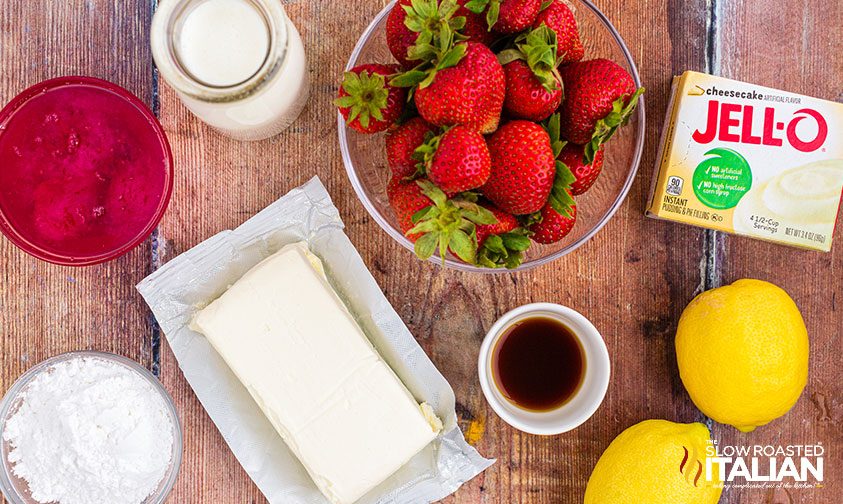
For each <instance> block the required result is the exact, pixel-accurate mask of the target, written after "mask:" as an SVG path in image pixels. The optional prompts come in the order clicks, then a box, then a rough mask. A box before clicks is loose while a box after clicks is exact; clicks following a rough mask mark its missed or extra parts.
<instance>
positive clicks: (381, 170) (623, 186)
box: [338, 0, 645, 273]
mask: <svg viewBox="0 0 843 504" xmlns="http://www.w3.org/2000/svg"><path fill="white" fill-rule="evenodd" d="M568 3H569V5H570V6H571V7H572V9H574V14H575V15H576V17H577V22H578V24H579V29H580V36H581V38H582V39H583V43H584V45H585V49H586V53H585V58H586V59H592V58H598V57H600V58H608V59H611V60H613V61H615V62H616V63H618V64H619V65H621V66H622V67H623V68H625V69H626V70H627V71H628V72H629V73H630V74H631V75H632V77H633V79H634V80H635V84H636V86H639V87H640V86H641V79H640V76H639V75H638V70H637V68H636V67H635V63H634V62H633V61H632V56H631V55H630V53H629V50H628V49H627V47H626V45H625V44H624V42H623V40H622V39H621V37H620V35H619V34H618V32H617V30H615V28H614V27H613V26H612V24H611V23H610V22H609V20H608V19H607V18H606V16H604V15H603V13H602V12H600V11H599V10H598V9H597V7H595V6H594V5H593V4H592V3H591V2H589V1H588V0H570V1H569V2H568ZM394 4H395V2H394V1H393V2H392V3H390V4H389V5H387V6H386V8H384V9H383V10H382V11H381V12H380V13H379V14H378V15H377V16H376V17H375V19H374V21H372V23H371V24H370V25H369V27H368V28H367V29H366V31H365V32H364V33H363V36H362V37H360V40H359V41H358V42H357V45H356V46H355V47H354V52H352V54H351V58H350V59H349V61H348V65H347V66H346V68H347V69H351V68H352V67H354V66H356V65H358V64H363V63H387V62H394V59H393V58H392V55H391V54H390V53H389V49H388V48H387V46H386V18H387V15H388V14H389V11H390V10H391V9H392V6H393V5H394ZM338 129H339V140H340V149H341V151H342V157H343V162H344V163H345V168H346V171H347V172H348V177H349V178H350V179H351V185H352V186H353V187H354V190H355V191H356V192H357V196H358V197H359V198H360V201H361V202H363V206H365V207H366V210H367V211H368V212H369V214H371V216H372V217H373V218H374V219H375V221H376V222H377V223H378V224H379V225H380V227H382V228H383V229H384V230H385V231H386V232H387V233H388V234H389V235H390V236H391V237H392V238H393V239H395V241H397V242H398V243H400V244H401V245H403V246H404V247H405V248H407V249H408V250H410V251H412V250H413V244H412V242H410V240H408V239H407V238H406V237H405V236H404V234H403V233H402V232H401V229H400V227H399V226H398V221H397V219H396V217H395V214H394V213H393V211H392V209H391V208H390V206H389V201H388V199H387V196H386V185H387V183H388V182H389V168H388V167H387V164H386V155H385V150H384V137H383V134H382V133H381V134H377V135H364V134H360V133H357V132H355V131H353V130H350V129H349V128H348V127H347V126H346V125H345V121H344V120H343V118H342V116H339V118H338ZM644 129H645V128H644V100H643V97H642V99H641V101H640V102H639V105H638V108H637V110H636V112H635V113H634V114H633V116H632V117H631V118H630V121H629V124H627V125H626V126H625V127H623V128H621V129H620V130H619V131H618V133H617V134H616V135H615V136H614V137H613V138H612V140H610V141H609V143H608V144H607V145H606V153H605V161H604V167H603V172H602V173H601V175H600V178H598V179H597V183H596V184H595V185H594V187H592V188H591V190H589V191H588V192H587V193H585V194H583V195H582V196H578V197H577V198H576V200H577V224H576V226H575V227H574V229H573V231H571V233H570V234H569V235H568V236H567V237H565V239H564V240H562V241H560V242H558V243H555V244H552V245H540V244H538V243H534V244H533V246H532V247H530V250H529V251H527V253H526V257H525V260H524V263H523V264H521V266H519V267H518V268H516V269H515V270H505V269H504V270H496V269H488V268H479V267H476V266H472V265H469V264H465V263H463V262H460V261H459V260H457V259H456V258H454V257H452V256H451V255H450V254H449V255H448V256H447V257H446V258H445V265H446V266H448V267H451V268H455V269H458V270H462V271H476V272H484V273H496V272H506V271H523V270H527V269H530V268H534V267H536V266H540V265H542V264H546V263H548V262H550V261H553V260H555V259H558V258H560V257H562V256H564V255H565V254H568V253H570V252H573V251H574V250H576V249H577V248H578V247H580V246H581V245H582V244H584V243H585V242H587V241H588V240H590V239H591V237H593V236H594V235H595V234H597V232H598V231H599V230H600V228H602V227H603V226H604V225H605V224H606V223H607V222H608V221H609V219H611V218H612V216H613V215H614V214H615V212H617V210H618V208H620V206H621V204H622V203H623V201H624V199H625V198H626V195H627V193H628V192H629V189H630V187H631V186H632V182H633V180H634V179H635V174H636V172H637V170H638V164H639V163H640V161H641V154H642V152H643V150H644ZM430 260H431V261H433V262H434V263H436V264H442V259H441V258H440V257H438V256H434V257H432V258H431V259H430Z"/></svg>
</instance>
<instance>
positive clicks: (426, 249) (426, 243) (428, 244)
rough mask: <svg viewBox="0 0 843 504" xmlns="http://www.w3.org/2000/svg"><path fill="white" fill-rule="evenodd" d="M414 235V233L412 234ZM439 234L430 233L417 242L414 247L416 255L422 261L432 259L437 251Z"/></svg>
mask: <svg viewBox="0 0 843 504" xmlns="http://www.w3.org/2000/svg"><path fill="white" fill-rule="evenodd" d="M410 234H412V233H410ZM438 234H439V233H428V234H426V235H423V236H421V237H420V238H419V239H418V240H416V244H415V246H414V249H415V252H416V255H417V256H418V257H419V258H420V259H424V260H427V259H430V258H431V256H433V253H434V252H435V251H436V244H437V243H439V236H438Z"/></svg>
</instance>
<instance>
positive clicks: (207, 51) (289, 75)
mask: <svg viewBox="0 0 843 504" xmlns="http://www.w3.org/2000/svg"><path fill="white" fill-rule="evenodd" d="M180 1H184V0H180ZM188 1H189V0H188ZM194 3H195V4H196V5H195V6H193V7H192V8H191V9H190V10H187V11H185V13H184V18H183V19H182V20H181V23H179V24H176V26H178V28H177V29H176V31H177V32H178V33H175V34H173V35H170V32H169V30H168V23H169V21H170V19H171V18H172V16H174V15H175V12H177V11H176V10H175V7H176V6H177V5H178V2H177V0H166V1H162V2H161V4H160V5H159V8H158V12H157V13H156V15H155V19H154V20H153V25H152V51H153V56H155V60H156V63H157V64H158V67H159V69H160V70H161V75H162V77H164V79H165V80H166V81H167V82H168V83H169V84H171V85H172V86H173V87H174V88H175V89H176V91H177V92H178V93H179V97H180V98H181V100H182V102H183V103H184V104H185V105H186V106H187V107H188V108H189V109H190V111H191V112H193V113H194V114H195V115H196V116H197V117H198V118H199V119H201V120H202V121H204V122H205V123H207V124H209V125H211V126H212V127H214V128H216V129H217V130H219V131H221V132H222V133H224V134H226V135H228V136H230V137H232V138H235V139H238V140H261V139H265V138H269V137H272V136H275V135H277V134H278V133H280V132H281V131H283V130H284V129H286V128H287V127H289V126H290V124H292V123H293V121H295V119H296V118H297V117H298V116H299V114H300V113H301V111H302V110H303V109H304V107H305V105H306V103H307V98H308V96H309V93H310V76H309V73H308V70H307V59H306V57H305V52H304V46H303V45H302V40H301V37H300V35H299V32H298V30H296V27H295V25H293V23H292V22H291V21H290V20H289V19H288V18H287V16H286V13H285V12H284V8H283V6H282V5H281V3H280V1H279V0H269V1H264V0H255V3H260V4H262V5H264V6H265V7H266V8H268V9H269V10H270V11H271V12H272V15H271V16H268V17H265V16H264V15H262V13H261V11H260V10H259V9H258V7H257V6H256V5H255V3H253V2H252V1H249V0H204V1H201V0H200V1H195V0H194ZM267 22H268V23H272V24H271V25H270V26H269V27H267V26H266V23H267ZM281 23H283V25H281V26H278V25H280V24H281ZM271 32H276V33H278V34H279V35H278V38H279V40H273V38H272V37H271V35H270V33H271ZM170 36H172V39H171V40H172V41H173V44H174V49H175V52H176V53H177V55H178V59H179V61H180V63H181V66H183V67H184V69H185V70H186V71H187V72H188V73H189V74H190V75H191V77H192V79H193V80H195V81H197V82H198V83H199V84H203V85H205V86H209V85H210V86H211V87H213V88H215V89H217V90H218V91H217V92H219V90H222V91H223V92H225V90H226V89H227V88H228V87H232V88H234V86H238V85H241V86H242V85H243V84H244V83H245V82H248V81H249V80H250V79H252V78H254V77H255V76H256V74H257V73H259V71H260V72H264V68H265V62H266V59H267V53H268V52H271V51H272V50H273V49H277V48H280V52H279V56H278V58H279V59H277V60H275V61H271V62H270V63H271V64H274V65H279V66H278V67H277V68H276V69H274V70H273V72H272V73H271V75H270V76H269V77H267V78H266V80H265V81H262V82H261V83H260V84H259V85H258V86H257V88H254V89H251V90H250V91H249V92H248V93H243V96H240V95H238V94H237V93H234V92H233V93H232V94H231V95H230V97H229V96H226V98H230V99H206V97H205V96H203V95H202V94H201V93H199V94H197V93H196V92H194V91H192V90H191V88H190V86H186V85H185V80H184V79H185V78H184V77H183V76H181V75H180V74H179V71H178V69H177V67H178V64H177V63H176V62H175V61H173V60H172V59H171V58H170V56H169V53H168V52H167V49H166V47H167V40H168V37H170ZM270 44H273V45H274V46H275V47H270Z"/></svg>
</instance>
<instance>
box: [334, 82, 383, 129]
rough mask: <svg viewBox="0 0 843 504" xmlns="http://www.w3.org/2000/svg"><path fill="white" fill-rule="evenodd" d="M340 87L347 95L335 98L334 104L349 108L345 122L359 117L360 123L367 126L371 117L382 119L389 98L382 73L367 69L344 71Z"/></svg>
mask: <svg viewBox="0 0 843 504" xmlns="http://www.w3.org/2000/svg"><path fill="white" fill-rule="evenodd" d="M342 89H343V90H344V91H345V92H346V93H347V96H342V97H340V98H337V99H336V100H334V104H335V105H337V106H338V107H342V108H347V109H349V114H348V118H347V119H346V123H348V124H350V123H351V122H352V121H354V120H355V119H359V121H360V125H361V126H363V127H364V128H368V127H369V123H370V122H371V119H372V118H375V119H376V120H378V121H383V113H382V112H383V110H385V109H386V108H387V103H388V98H389V89H388V88H387V86H386V79H385V78H384V76H383V75H381V74H378V73H374V72H367V71H363V72H360V73H359V74H357V73H354V72H345V74H344V77H343V81H342Z"/></svg>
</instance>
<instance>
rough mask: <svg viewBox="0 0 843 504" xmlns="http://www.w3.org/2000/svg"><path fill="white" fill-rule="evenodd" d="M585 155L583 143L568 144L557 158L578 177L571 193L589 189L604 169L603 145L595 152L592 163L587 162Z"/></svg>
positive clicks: (578, 193) (580, 192)
mask: <svg viewBox="0 0 843 504" xmlns="http://www.w3.org/2000/svg"><path fill="white" fill-rule="evenodd" d="M584 157H585V153H584V152H583V147H582V146H581V145H576V144H568V145H566V146H565V148H564V149H562V152H561V153H560V154H559V157H558V158H557V159H559V161H562V162H563V163H565V165H566V166H567V167H568V168H569V169H570V170H571V173H573V174H574V177H575V178H576V180H575V181H574V183H572V184H571V194H573V195H574V196H579V195H580V194H582V193H584V192H586V191H588V190H589V189H591V186H593V185H594V182H596V181H597V177H598V176H599V175H600V172H601V171H602V170H603V146H602V145H601V146H600V148H599V149H598V150H597V152H596V153H594V160H593V161H592V162H591V163H585V160H584V159H583V158H584Z"/></svg>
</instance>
